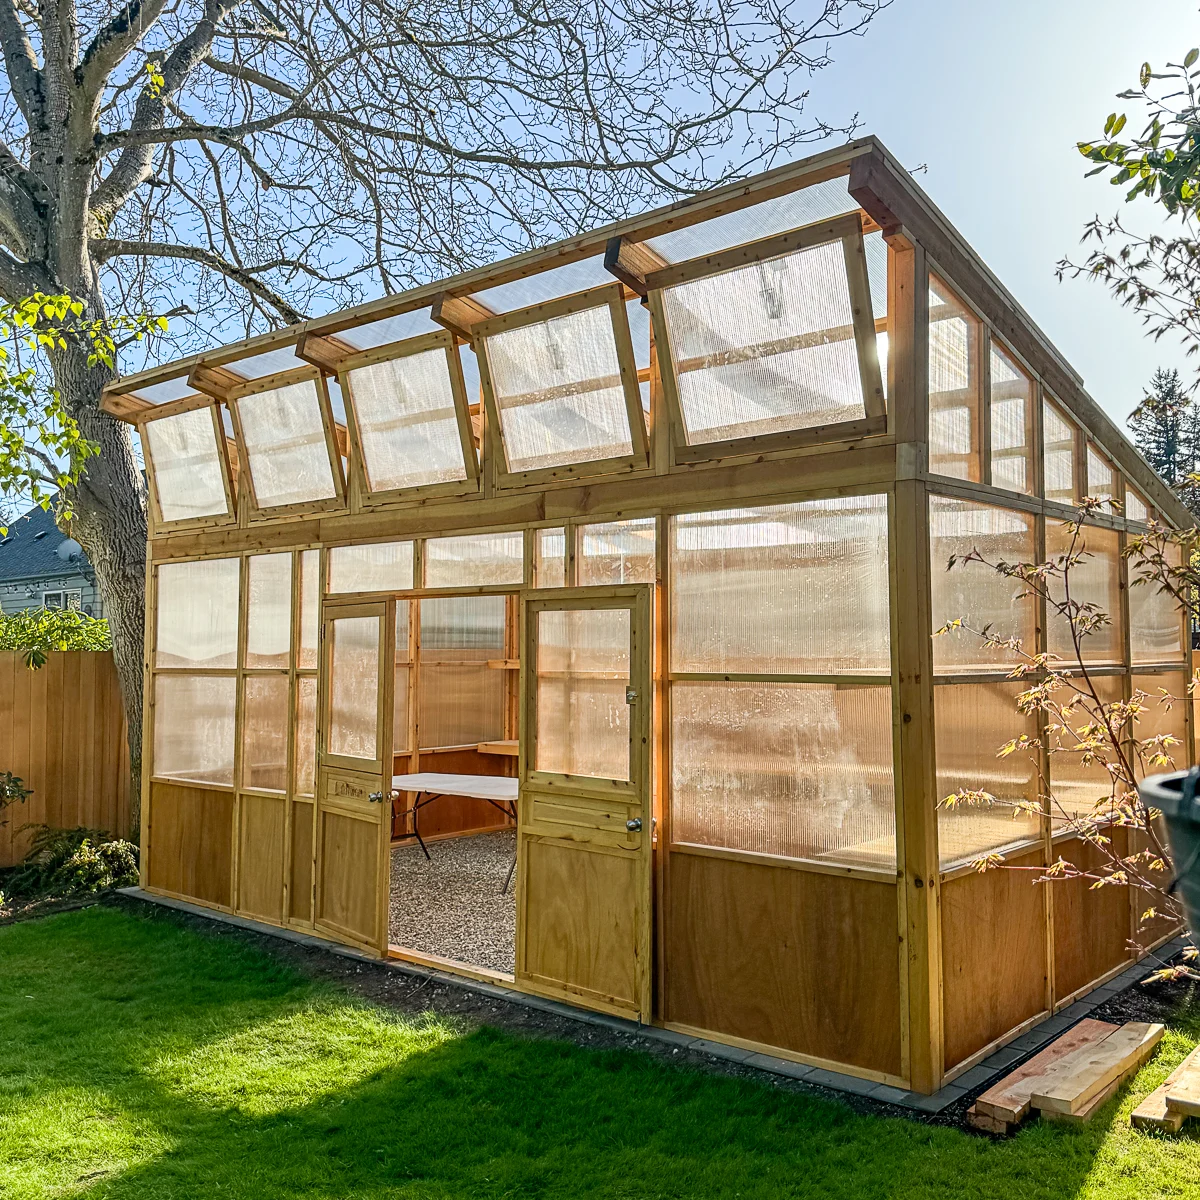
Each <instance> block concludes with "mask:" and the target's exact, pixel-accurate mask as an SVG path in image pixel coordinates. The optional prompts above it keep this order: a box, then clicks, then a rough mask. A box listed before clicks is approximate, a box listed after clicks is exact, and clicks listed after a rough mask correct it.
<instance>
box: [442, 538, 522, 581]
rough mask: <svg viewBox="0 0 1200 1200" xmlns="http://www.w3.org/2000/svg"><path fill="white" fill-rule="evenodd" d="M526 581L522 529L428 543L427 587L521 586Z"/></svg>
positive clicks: (443, 539)
mask: <svg viewBox="0 0 1200 1200" xmlns="http://www.w3.org/2000/svg"><path fill="white" fill-rule="evenodd" d="M524 578H525V535H524V534H523V533H522V532H521V531H520V530H519V529H518V530H516V531H514V532H513V533H474V534H469V535H467V536H466V537H446V538H430V539H429V540H428V541H427V542H426V543H425V586H426V587H431V588H432V587H482V586H485V585H487V584H498V583H516V584H519V583H521V582H522V581H523V580H524Z"/></svg>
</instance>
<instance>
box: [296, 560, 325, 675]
mask: <svg viewBox="0 0 1200 1200" xmlns="http://www.w3.org/2000/svg"><path fill="white" fill-rule="evenodd" d="M320 572H321V555H320V551H319V550H305V551H303V552H302V553H301V555H300V646H299V649H298V651H297V654H296V666H298V667H300V668H301V669H302V670H306V669H314V670H315V669H316V665H317V639H318V636H319V634H320V627H321V574H320Z"/></svg>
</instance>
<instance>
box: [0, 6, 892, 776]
mask: <svg viewBox="0 0 1200 1200" xmlns="http://www.w3.org/2000/svg"><path fill="white" fill-rule="evenodd" d="M889 2H890V0H424V2H423V3H411V2H409V0H399V2H391V3H388V2H385V0H128V2H127V3H126V4H123V5H120V6H114V5H112V4H109V3H104V2H103V0H99V2H92V0H0V49H2V50H3V54H4V64H5V72H6V73H5V75H4V77H3V79H0V93H2V107H0V298H3V299H6V300H8V301H9V302H10V303H16V302H18V301H20V300H21V299H23V298H25V297H28V296H30V295H32V294H35V293H39V292H41V293H46V294H49V295H69V296H71V297H72V298H74V299H76V300H79V301H82V302H83V304H84V305H85V311H84V316H85V318H86V319H90V320H97V319H104V318H105V317H106V314H108V313H109V312H113V313H125V314H129V313H138V314H142V313H151V312H159V313H161V312H164V311H166V310H168V309H170V310H176V311H178V310H179V309H180V307H181V306H183V305H185V304H186V307H187V309H188V310H189V311H190V313H191V314H192V315H191V317H190V318H188V319H186V320H182V321H180V322H176V323H175V325H174V326H173V329H174V331H175V332H174V336H175V337H176V338H177V339H178V338H180V337H182V338H183V339H185V340H186V339H188V338H191V339H197V338H201V337H203V336H205V334H206V333H209V332H211V331H212V330H213V329H215V328H218V327H219V328H220V329H221V331H222V335H223V336H224V337H225V338H226V339H227V338H229V337H230V336H232V331H231V329H230V324H231V323H236V324H237V326H238V332H241V331H245V332H247V333H249V332H252V331H255V330H259V329H262V328H265V327H269V326H272V325H278V324H281V323H289V322H295V321H298V320H301V319H302V318H303V317H304V315H305V314H306V313H308V312H310V311H319V310H321V309H324V308H328V307H329V306H331V305H333V304H345V303H348V302H353V301H355V300H358V299H360V298H362V297H364V296H365V295H367V294H369V293H371V292H373V291H378V290H380V289H383V290H385V291H392V290H397V289H401V288H404V287H407V286H409V285H411V284H413V283H415V282H418V281H421V280H425V279H428V278H430V277H431V276H437V275H441V274H444V273H447V272H450V271H454V270H458V269H461V268H462V267H464V266H467V265H471V264H475V263H479V262H481V261H489V260H492V259H495V258H496V257H499V256H501V255H503V254H505V253H507V252H510V251H513V250H516V249H518V248H525V247H528V246H529V245H530V244H531V243H535V242H540V241H543V240H546V239H549V238H552V237H554V236H561V235H565V234H569V233H572V232H575V231H578V230H579V229H581V228H583V227H587V226H591V225H594V224H596V223H597V222H600V221H603V220H606V219H609V218H613V217H616V216H619V215H623V214H626V213H628V212H629V211H631V210H634V209H637V208H638V207H640V206H643V205H645V204H647V203H648V202H650V201H651V200H655V199H659V198H662V197H672V196H679V195H684V194H688V193H691V192H694V191H696V190H698V189H700V188H702V187H705V186H709V185H710V184H712V183H715V182H719V181H721V180H722V179H727V178H730V177H733V176H735V175H737V174H740V173H744V172H747V171H749V170H752V169H757V168H760V167H765V166H768V165H770V163H771V162H773V161H774V160H775V159H777V158H778V157H780V156H787V155H788V154H790V153H791V152H793V151H794V150H795V149H796V148H797V147H798V146H800V145H802V144H805V143H808V142H811V141H815V140H820V139H824V138H828V137H830V136H832V135H835V134H838V133H842V134H846V135H849V134H850V133H851V132H852V131H853V129H854V127H855V124H856V121H855V119H853V118H851V119H849V120H847V121H845V122H843V123H842V124H841V126H840V127H839V126H837V125H835V124H831V123H827V122H825V121H822V120H820V119H810V118H809V117H808V116H807V114H806V113H805V102H806V99H807V91H806V88H807V84H808V80H809V78H810V77H811V75H812V74H813V73H815V72H816V71H819V70H820V69H822V68H823V67H825V66H826V65H827V64H828V63H829V61H830V58H829V54H830V46H831V43H832V42H833V41H834V40H835V39H837V38H840V37H845V36H851V35H856V34H861V33H862V32H864V31H865V30H866V28H867V26H868V24H869V22H870V21H871V19H872V18H873V17H874V16H875V14H876V13H877V12H878V11H879V10H880V9H881V8H883V7H885V6H886V4H887V3H889ZM86 349H87V348H86V346H85V345H83V344H82V343H80V342H79V341H77V340H75V339H71V338H69V337H68V338H67V339H66V340H65V342H64V344H62V345H57V344H56V345H55V346H53V347H51V348H50V350H49V354H48V358H49V365H50V370H51V372H52V377H53V383H54V385H55V386H56V387H57V389H58V392H59V395H60V397H61V400H62V405H63V408H64V409H65V411H66V412H67V413H69V414H70V416H71V417H72V418H73V419H74V420H76V421H77V422H78V423H79V427H80V430H81V431H82V435H83V437H84V438H85V439H87V440H88V441H90V442H91V443H94V444H96V445H98V447H99V454H98V456H97V457H95V458H93V459H91V461H89V462H88V464H87V470H86V473H85V474H84V475H83V477H82V479H81V480H80V482H79V484H78V487H77V488H76V489H75V494H74V496H73V497H72V508H73V512H74V524H73V532H74V534H75V536H76V537H78V538H79V540H80V541H81V542H82V543H83V545H84V546H85V548H86V549H87V551H88V554H89V555H90V557H91V559H92V561H93V563H94V564H95V568H96V575H97V580H98V582H99V585H100V589H101V592H102V595H103V599H104V604H105V609H106V611H107V613H108V614H109V618H110V621H111V623H112V629H113V636H114V643H115V646H116V657H117V667H118V672H119V674H120V678H121V681H122V686H123V689H124V693H125V700H126V707H127V711H128V715H129V730H130V746H131V752H132V755H133V760H134V764H135V774H136V773H137V772H138V770H139V769H140V734H141V697H140V686H141V684H140V676H141V655H142V619H143V600H142V579H143V573H144V552H145V535H146V524H145V498H144V489H143V485H142V482H141V478H140V474H139V471H138V468H137V463H136V459H135V455H134V452H133V447H132V444H131V439H130V436H129V433H128V430H127V429H126V428H125V427H124V426H122V425H120V424H118V423H116V422H114V421H112V420H110V419H109V418H108V417H107V416H105V415H104V414H102V413H101V412H100V411H99V409H98V402H99V397H100V393H101V389H102V388H103V386H104V384H105V383H107V382H108V381H109V380H110V379H111V378H113V376H114V374H115V370H116V367H115V365H114V366H112V367H110V366H108V365H106V364H104V363H96V362H94V361H89V355H88V354H87V352H86Z"/></svg>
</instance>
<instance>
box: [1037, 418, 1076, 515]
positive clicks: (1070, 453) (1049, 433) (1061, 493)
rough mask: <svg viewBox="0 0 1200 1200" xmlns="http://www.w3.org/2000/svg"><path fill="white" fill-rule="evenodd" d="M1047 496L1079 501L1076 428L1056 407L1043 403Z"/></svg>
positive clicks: (1061, 501)
mask: <svg viewBox="0 0 1200 1200" xmlns="http://www.w3.org/2000/svg"><path fill="white" fill-rule="evenodd" d="M1042 440H1043V441H1044V443H1045V449H1044V451H1043V461H1044V464H1045V474H1046V499H1047V500H1057V501H1058V502H1059V503H1060V504H1074V503H1075V427H1074V426H1073V425H1071V424H1070V422H1069V421H1067V420H1066V418H1064V417H1063V415H1062V414H1061V413H1060V412H1059V411H1058V409H1056V408H1055V407H1054V405H1053V404H1050V403H1046V404H1043V405H1042Z"/></svg>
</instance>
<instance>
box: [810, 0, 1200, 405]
mask: <svg viewBox="0 0 1200 1200" xmlns="http://www.w3.org/2000/svg"><path fill="white" fill-rule="evenodd" d="M1194 45H1200V15H1198V12H1197V3H1196V0H1186V2H1185V0H1143V2H1142V3H1136V4H1135V3H1129V2H1128V0H1125V2H1123V3H1118V2H1117V0H1091V2H1090V3H1087V2H1085V0H1042V2H1041V3H1035V2H1033V0H1008V2H1007V3H1004V4H983V3H980V2H979V0H895V3H894V4H893V5H892V7H891V8H890V9H888V10H887V11H886V12H884V13H883V14H882V15H881V16H880V17H879V18H877V20H876V22H875V23H874V25H873V27H872V29H871V31H870V33H869V34H868V35H867V36H866V37H865V38H862V39H855V40H852V41H847V42H843V43H840V44H839V45H838V46H837V47H835V50H834V54H835V59H836V61H835V63H834V65H833V66H832V67H830V68H829V69H828V70H827V71H826V72H824V73H823V75H822V76H821V77H819V78H818V79H817V80H815V81H814V86H813V97H812V101H811V103H812V105H813V111H814V112H816V111H820V112H822V113H824V114H828V115H830V116H831V117H839V118H842V117H845V116H847V115H849V114H851V113H853V112H854V111H858V113H859V114H860V117H861V119H862V122H863V131H864V132H865V133H874V134H876V135H878V136H879V137H880V138H881V139H882V140H883V141H884V143H885V144H886V145H887V146H888V148H889V149H890V150H891V151H892V153H893V154H895V155H896V156H897V157H898V158H899V159H900V161H901V162H902V163H903V164H904V165H905V166H906V167H909V168H910V169H911V168H914V167H917V166H919V165H920V164H922V163H926V164H928V168H929V169H928V171H927V172H925V173H922V174H919V175H918V176H917V177H916V178H917V181H918V182H919V183H920V184H921V186H922V187H923V188H924V189H925V190H926V191H927V192H928V193H929V194H930V196H931V197H932V198H933V200H934V201H935V203H936V204H937V205H938V206H939V207H940V208H941V209H942V211H943V212H944V213H945V214H946V216H947V217H949V219H950V220H951V221H952V222H954V224H955V225H956V226H957V227H958V229H959V230H960V231H961V232H962V233H963V235H964V236H965V237H966V238H967V240H968V241H969V242H970V243H971V244H972V246H974V247H975V249H976V251H977V252H978V253H979V254H980V255H981V256H982V257H983V259H984V260H985V261H986V262H987V263H988V265H989V266H990V267H991V268H992V270H993V271H995V272H996V274H997V275H998V276H999V277H1000V279H1001V280H1002V281H1003V282H1004V284H1005V285H1006V286H1007V287H1008V289H1009V290H1010V291H1011V292H1012V293H1013V294H1014V295H1015V296H1016V298H1017V299H1018V301H1020V303H1021V304H1022V305H1023V306H1024V307H1025V308H1026V310H1027V311H1028V312H1029V313H1030V314H1031V315H1032V316H1033V318H1034V320H1035V321H1037V322H1038V324H1040V325H1041V327H1042V328H1043V329H1044V330H1045V331H1046V333H1047V334H1048V335H1049V337H1050V338H1051V340H1052V341H1053V342H1054V343H1055V344H1056V345H1057V346H1058V347H1059V349H1060V350H1062V352H1063V353H1064V354H1065V355H1066V357H1067V358H1068V359H1069V360H1070V362H1071V363H1072V365H1073V366H1074V367H1075V369H1076V370H1077V371H1078V372H1079V373H1080V374H1081V375H1082V376H1083V378H1084V381H1085V384H1086V386H1087V388H1088V391H1089V392H1090V393H1091V394H1092V395H1093V396H1094V397H1095V399H1096V400H1097V401H1098V402H1099V403H1100V404H1102V405H1103V406H1104V408H1105V409H1106V410H1107V411H1108V412H1109V414H1110V415H1111V416H1112V417H1113V418H1114V419H1116V420H1118V421H1121V422H1122V423H1123V421H1124V418H1125V417H1126V415H1127V414H1128V413H1129V412H1130V410H1131V409H1132V408H1133V406H1134V405H1135V404H1136V403H1137V401H1138V400H1139V399H1140V398H1141V395H1142V388H1143V386H1144V384H1145V383H1146V381H1147V380H1148V379H1149V377H1150V375H1151V374H1152V373H1153V371H1154V368H1155V367H1156V366H1159V365H1160V364H1161V365H1165V366H1178V367H1179V368H1180V369H1181V372H1182V373H1190V372H1191V371H1193V370H1194V365H1191V364H1186V365H1185V362H1184V357H1183V351H1182V349H1181V348H1179V347H1178V345H1177V344H1176V343H1174V342H1168V341H1166V340H1164V341H1162V342H1160V343H1158V344H1157V345H1155V344H1154V343H1152V342H1151V341H1149V340H1148V339H1146V338H1145V337H1144V336H1143V333H1142V328H1141V323H1140V321H1139V320H1138V318H1137V317H1136V316H1134V315H1133V314H1132V313H1129V312H1127V311H1124V310H1122V309H1121V308H1120V307H1119V306H1118V304H1117V302H1116V301H1115V300H1113V299H1112V298H1111V296H1110V294H1109V293H1108V292H1107V291H1106V290H1105V289H1104V288H1103V287H1102V286H1101V285H1098V284H1094V283H1090V282H1087V281H1084V280H1077V281H1074V282H1072V281H1066V282H1064V283H1061V284H1060V283H1059V282H1058V281H1057V280H1056V279H1055V277H1054V264H1055V263H1056V262H1057V261H1058V259H1059V258H1060V257H1062V256H1063V255H1064V254H1068V255H1077V254H1078V253H1079V244H1078V243H1079V237H1080V234H1081V232H1082V227H1083V224H1084V222H1085V221H1086V220H1088V219H1089V218H1090V217H1091V216H1093V215H1094V214H1095V213H1096V212H1099V213H1101V215H1105V216H1108V215H1111V214H1112V213H1113V212H1115V211H1116V210H1117V208H1118V207H1119V206H1120V205H1119V198H1120V197H1121V195H1122V194H1123V193H1122V192H1121V191H1119V190H1118V189H1116V188H1113V187H1111V186H1110V185H1109V184H1108V183H1106V182H1103V181H1101V180H1100V179H1097V178H1092V179H1084V178H1083V173H1084V170H1085V169H1086V166H1087V164H1086V163H1085V162H1084V160H1083V159H1082V158H1081V157H1080V156H1079V154H1078V152H1077V151H1076V150H1075V148H1074V147H1075V143H1076V142H1077V141H1080V140H1083V139H1086V138H1089V137H1095V136H1097V135H1098V134H1099V133H1100V131H1101V129H1102V127H1103V122H1104V118H1105V117H1106V116H1107V115H1108V113H1110V112H1112V111H1113V110H1114V109H1116V110H1117V111H1121V110H1122V108H1124V109H1127V110H1129V111H1130V124H1131V126H1132V125H1133V124H1134V119H1133V113H1134V111H1135V110H1134V108H1133V106H1132V105H1131V104H1130V103H1129V102H1126V101H1119V100H1116V99H1115V98H1114V97H1115V94H1116V93H1117V92H1119V91H1123V90H1124V89H1125V88H1127V87H1131V86H1134V85H1135V84H1136V82H1137V71H1138V68H1139V66H1140V65H1141V63H1142V62H1143V61H1149V62H1150V63H1152V64H1153V65H1154V66H1155V67H1156V68H1157V67H1159V66H1161V64H1163V63H1164V62H1165V61H1167V60H1168V59H1170V60H1172V61H1175V62H1178V61H1180V59H1181V58H1182V56H1183V55H1184V54H1185V53H1186V52H1187V50H1188V49H1189V48H1190V47H1191V46H1194ZM1138 128H1139V129H1140V125H1139V126H1138ZM1135 211H1136V206H1133V207H1131V208H1130V209H1129V210H1128V212H1127V214H1126V215H1127V216H1130V217H1132V216H1133V215H1134V213H1135ZM1154 224H1155V221H1154V219H1153V211H1152V210H1150V209H1149V208H1148V207H1147V209H1146V210H1145V214H1144V215H1143V216H1142V217H1140V218H1139V220H1138V227H1139V228H1142V229H1145V230H1147V231H1149V230H1150V229H1151V228H1152V227H1153V225H1154Z"/></svg>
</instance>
